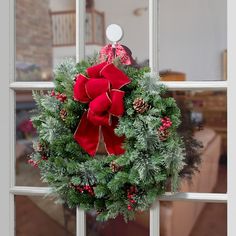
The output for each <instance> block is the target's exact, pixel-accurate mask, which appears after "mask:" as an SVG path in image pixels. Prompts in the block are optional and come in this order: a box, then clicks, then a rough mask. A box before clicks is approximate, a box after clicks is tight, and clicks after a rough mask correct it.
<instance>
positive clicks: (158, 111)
mask: <svg viewBox="0 0 236 236" xmlns="http://www.w3.org/2000/svg"><path fill="white" fill-rule="evenodd" d="M104 63H105V64H104ZM104 63H102V64H99V63H98V62H97V61H96V60H95V59H91V58H90V59H88V60H87V61H82V62H80V63H78V64H75V63H74V62H73V61H72V60H66V61H64V62H63V63H62V64H61V65H59V66H58V67H57V69H56V71H55V89H54V90H52V91H51V92H50V91H49V92H47V93H44V92H42V91H41V92H39V91H38V92H37V91H34V92H33V96H34V99H35V101H36V104H37V110H36V111H35V114H34V115H33V117H32V122H33V124H34V126H35V127H36V128H37V132H38V139H37V140H36V141H34V144H33V146H34V150H35V151H34V153H32V155H31V158H30V159H29V163H30V164H32V165H33V166H35V167H38V168H39V169H40V172H41V176H42V180H43V181H44V182H46V183H48V185H49V186H51V187H52V190H53V192H54V193H56V195H57V196H58V198H59V199H61V200H63V201H64V202H66V203H67V204H68V206H69V207H76V206H79V207H80V208H82V209H85V210H96V211H97V220H101V221H106V220H108V219H110V218H115V217H116V216H118V215H123V217H124V219H125V220H131V219H133V218H134V216H135V213H136V212H137V211H145V210H147V209H148V208H149V207H150V205H151V204H152V203H153V202H154V201H155V199H156V198H157V197H158V196H160V195H161V194H163V193H164V192H165V191H166V190H167V188H168V189H169V188H170V186H171V190H172V191H176V190H177V188H178V183H179V179H180V176H181V171H182V170H183V167H184V166H185V165H186V162H185V160H186V154H185V153H186V151H185V144H184V142H183V140H182V138H181V137H180V135H179V134H178V133H177V128H178V126H179V125H180V123H181V121H180V110H179V108H178V106H177V105H176V102H175V100H174V99H173V98H172V97H166V96H165V93H166V88H165V86H163V85H162V84H161V83H156V82H153V81H154V78H153V77H152V76H151V74H150V73H149V69H148V68H141V69H140V68H135V67H132V66H126V65H123V64H121V63H119V60H118V59H116V60H115V61H113V63H107V62H104ZM97 67H101V68H102V71H103V70H104V67H105V68H107V67H108V69H107V70H108V72H104V73H103V72H102V73H103V74H105V75H104V77H105V79H106V73H108V74H109V75H108V77H109V76H110V75H112V76H115V78H116V75H117V74H118V75H119V76H118V77H119V80H120V77H122V78H124V81H123V82H122V83H123V84H124V86H121V87H122V88H121V87H120V85H114V84H115V83H116V81H115V82H114V81H111V85H110V87H109V88H108V89H107V90H104V91H105V92H106V95H107V96H110V97H109V98H108V99H107V100H112V103H113V102H114V104H115V106H114V107H113V106H112V105H111V104H109V105H106V102H104V100H102V99H103V98H104V97H103V98H101V96H100V95H101V90H99V89H100V88H99V86H100V85H101V83H100V82H101V81H98V80H100V79H101V78H97V80H96V81H95V83H94V84H95V85H93V84H92V85H89V84H88V85H86V86H84V85H85V83H87V82H88V81H91V80H93V78H94V77H97V74H96V73H97V71H96V70H95V72H94V68H95V69H96V68H97ZM113 69H114V70H113ZM100 72H101V70H100ZM93 73H95V74H93ZM100 76H101V73H100ZM127 78H128V80H129V82H127V81H126V80H127ZM103 79H104V78H103ZM108 80H109V79H108ZM121 80H122V79H121ZM96 82H98V84H96ZM99 83H100V84H99ZM104 83H105V82H104ZM81 84H82V85H81ZM123 84H122V85H123ZM81 86H82V87H83V86H84V87H85V89H84V87H83V89H82V87H81ZM106 86H107V84H105V85H104V86H101V87H102V90H103V89H104V87H106ZM88 87H92V90H91V91H89V92H88V91H87V89H88ZM82 90H83V91H82ZM94 90H95V91H94ZM113 90H114V91H115V92H117V94H118V95H117V96H116V93H115V92H114V94H113V93H112V91H113ZM118 90H119V91H121V92H119V91H118ZM104 91H103V92H104ZM85 92H87V94H84V93H85ZM88 93H89V95H90V96H88ZM121 94H122V96H120V95H121ZM80 96H82V97H84V98H86V96H87V98H86V99H87V100H86V99H85V100H86V101H85V100H84V101H82V102H81V100H83V98H81V97H80ZM98 97H99V99H100V98H101V100H99V99H97V98H98ZM104 99H105V98H104ZM94 100H97V103H95V102H93V101H94ZM107 100H106V101H107ZM117 101H118V102H117ZM119 102H121V103H119ZM122 102H123V104H122ZM99 104H100V105H101V104H102V107H98V105H99ZM104 104H105V105H104ZM117 104H121V105H117ZM103 105H104V106H103ZM105 106H106V107H105ZM104 107H105V108H104ZM111 107H112V108H111ZM122 108H123V109H124V110H123V111H122ZM96 109H97V110H98V111H96ZM99 109H100V110H99ZM108 110H109V111H108ZM117 110H118V111H117ZM89 112H90V114H89ZM96 112H97V113H98V115H100V117H97V115H96V114H95V113H96ZM99 112H100V113H99ZM108 113H109V114H108ZM114 113H115V114H114ZM90 116H92V118H91V119H90V118H89V117H90ZM83 117H85V118H83ZM83 119H84V120H83ZM89 119H90V120H89ZM91 120H92V121H94V124H95V126H96V125H97V126H98V127H100V128H99V137H98V139H99V141H100V146H102V145H101V144H103V143H104V142H105V141H106V142H107V143H108V146H112V145H113V147H106V143H105V148H106V149H105V150H106V151H107V152H108V153H109V154H107V153H104V154H101V152H100V153H99V150H98V149H97V148H96V150H95V152H94V149H93V148H92V149H91V148H90V146H89V145H90V143H89V142H88V140H85V141H84V139H83V138H84V137H85V136H86V135H88V136H90V138H92V139H93V138H94V137H95V136H96V135H95V136H94V134H92V135H90V134H89V132H90V131H89V132H88V133H86V132H85V133H84V132H83V131H81V130H80V127H81V126H83V124H81V123H83V122H85V123H86V122H89V123H87V125H88V124H89V125H90V124H91ZM101 120H102V121H101ZM96 122H98V123H96ZM99 122H104V123H102V124H103V126H101V125H100V124H101V123H99ZM107 122H108V125H107ZM94 124H91V125H92V127H93V128H94V127H95V126H94ZM109 126H114V130H113V133H112V132H111V136H112V138H111V140H110V138H109V131H108V132H107V133H106V134H105V135H104V134H103V135H101V127H102V129H103V127H105V128H104V130H105V129H106V128H107V127H108V128H110V127H109ZM85 128H88V129H89V130H91V129H90V128H91V127H90V128H89V127H88V126H86V124H85ZM78 129H79V131H78ZM95 129H96V127H95ZM85 130H86V129H85ZM80 131H81V132H80ZM95 131H96V130H95ZM95 131H94V132H95ZM91 132H93V131H91ZM77 135H79V136H80V135H82V136H83V135H84V137H82V138H81V137H79V139H80V141H79V143H82V145H80V144H79V143H78V140H76V136H77ZM96 137H97V136H96ZM81 139H82V141H81ZM85 139H86V137H85ZM103 139H104V140H103ZM93 141H94V140H93ZM86 142H87V143H86ZM119 142H121V143H122V145H121V146H119ZM84 145H85V146H86V147H85V148H84ZM93 145H94V144H93ZM116 145H118V146H116ZM99 149H100V147H99ZM91 150H92V151H91ZM88 152H89V153H90V154H89V153H88Z"/></svg>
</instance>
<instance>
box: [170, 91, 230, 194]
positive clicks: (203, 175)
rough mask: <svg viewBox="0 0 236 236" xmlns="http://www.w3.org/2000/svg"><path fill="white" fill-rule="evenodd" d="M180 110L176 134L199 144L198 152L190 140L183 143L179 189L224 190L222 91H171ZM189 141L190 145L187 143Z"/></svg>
mask: <svg viewBox="0 0 236 236" xmlns="http://www.w3.org/2000/svg"><path fill="white" fill-rule="evenodd" d="M171 95H172V96H173V97H174V98H175V99H176V100H177V103H178V105H179V107H180V108H181V112H182V125H181V127H180V133H181V135H182V136H184V137H191V133H192V135H193V136H192V137H194V138H195V139H196V140H198V141H199V142H200V143H201V145H202V147H199V148H198V152H199V154H200V155H195V154H196V153H195V152H192V151H191V150H193V148H195V147H196V146H197V145H196V144H195V143H194V142H193V141H192V140H190V142H188V145H187V160H188V164H189V165H188V166H186V167H185V168H184V172H183V174H184V176H185V177H186V178H184V179H183V180H182V183H181V189H180V191H182V192H205V193H211V192H213V193H226V192H227V96H226V92H225V91H175V92H172V93H171ZM190 144H191V145H190ZM198 159H200V160H201V164H200V165H198V169H199V171H197V172H195V174H194V175H193V177H192V180H191V181H189V180H188V176H189V173H191V170H192V166H193V163H197V161H198Z"/></svg>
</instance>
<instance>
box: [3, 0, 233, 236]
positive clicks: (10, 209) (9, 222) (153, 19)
mask: <svg viewBox="0 0 236 236" xmlns="http://www.w3.org/2000/svg"><path fill="white" fill-rule="evenodd" d="M14 4H15V2H14V0H8V1H0V16H1V21H0V28H1V44H0V52H1V54H0V62H1V63H0V65H1V66H0V68H1V80H0V83H1V86H0V88H1V93H0V94H1V97H0V98H1V99H0V107H1V109H2V112H1V115H0V126H1V129H0V130H1V133H0V134H1V164H0V186H1V193H0V217H1V220H2V223H1V234H4V235H6V236H8V235H9V236H14V235H15V205H14V196H16V195H25V196H44V194H45V193H48V192H49V190H50V189H49V188H47V187H45V188H44V187H23V186H15V150H14V149H15V148H14V147H15V91H19V90H32V89H50V88H53V83H52V82H15V81H14V76H15V75H14V71H15V37H14V35H15V20H14V17H15V12H14V9H15V7H14ZM227 5H228V7H227V17H228V24H227V27H228V31H227V32H228V46H227V48H228V80H227V81H216V82H188V81H185V82H165V84H166V85H167V86H168V87H169V88H170V89H172V90H175V89H177V90H196V89H201V90H227V99H228V105H227V108H228V110H227V111H228V129H227V131H228V159H227V160H228V172H227V180H228V181H227V186H228V188H227V190H228V191H227V193H226V194H216V193H176V194H171V193H166V194H164V195H163V196H161V197H160V198H159V199H158V200H157V201H156V203H155V204H153V207H152V208H151V209H150V236H159V234H160V233H159V228H160V227H159V221H160V219H159V218H160V214H159V213H160V201H162V200H165V201H166V200H167V201H194V202H214V203H227V209H228V211H227V216H228V217H227V221H228V224H227V225H228V229H227V232H228V236H234V235H235V234H236V224H235V219H236V187H234V186H235V183H234V180H236V171H235V167H236V158H235V156H234V155H235V151H236V150H235V143H234V138H235V134H236V122H235V121H236V109H235V108H234V106H235V104H234V103H235V102H234V101H236V91H235V88H236V86H235V80H236V65H235V61H236V60H235V58H236V27H235V24H234V22H235V12H236V1H235V0H228V1H227ZM158 6H159V0H149V27H150V30H149V58H150V67H151V69H152V72H153V73H156V74H157V73H158V28H159V25H158V12H159V8H158ZM84 17H85V0H76V19H77V20H76V22H77V33H76V44H77V45H76V58H77V61H79V60H81V59H83V58H84V42H85V40H84V23H83V22H84ZM126 33H127V32H126ZM76 219H77V220H76V224H77V231H76V235H77V236H85V235H86V231H85V228H86V227H85V224H86V222H85V219H86V218H85V212H84V211H83V210H80V209H79V208H77V211H76Z"/></svg>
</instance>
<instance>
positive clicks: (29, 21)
mask: <svg viewBox="0 0 236 236" xmlns="http://www.w3.org/2000/svg"><path fill="white" fill-rule="evenodd" d="M16 60H17V61H20V62H28V63H34V64H37V65H39V66H40V67H41V73H42V74H43V79H46V77H47V79H48V77H50V76H51V73H52V30H51V18H50V14H49V0H16Z"/></svg>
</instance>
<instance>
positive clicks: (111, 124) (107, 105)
mask: <svg viewBox="0 0 236 236" xmlns="http://www.w3.org/2000/svg"><path fill="white" fill-rule="evenodd" d="M87 74H88V75H89V76H91V78H87V77H86V76H84V75H77V76H76V81H75V84H74V99H75V100H76V101H80V102H89V109H88V111H87V112H85V113H84V115H83V116H82V118H81V121H80V123H79V125H78V128H77V130H76V132H75V134H74V138H75V140H76V141H77V142H78V143H79V144H80V146H81V147H82V148H83V149H84V150H85V151H86V152H88V153H89V154H90V155H92V156H93V155H95V154H96V151H97V148H98V144H99V137H100V132H101V133H102V135H103V137H104V142H105V147H106V150H107V152H108V154H115V155H119V154H123V153H124V152H125V150H124V149H123V148H122V143H123V141H124V137H118V136H117V135H116V134H115V132H114V129H115V128H116V126H117V120H118V119H117V118H116V117H121V116H122V115H123V113H124V102H123V98H124V95H125V93H124V91H121V90H120V88H122V87H123V86H125V85H126V84H128V83H130V79H129V78H128V77H127V76H126V75H125V74H124V73H123V72H122V71H121V70H119V69H118V68H117V67H115V66H114V65H113V64H107V63H101V64H98V65H96V66H92V67H90V68H88V69H87ZM95 127H96V128H95ZM91 142H93V144H92V143H91Z"/></svg>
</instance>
